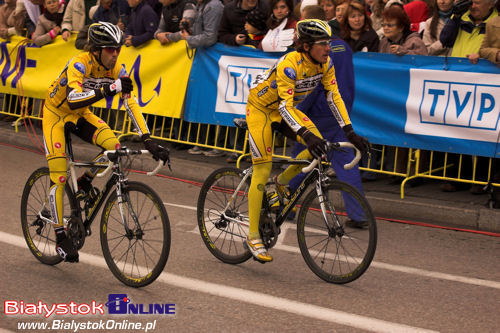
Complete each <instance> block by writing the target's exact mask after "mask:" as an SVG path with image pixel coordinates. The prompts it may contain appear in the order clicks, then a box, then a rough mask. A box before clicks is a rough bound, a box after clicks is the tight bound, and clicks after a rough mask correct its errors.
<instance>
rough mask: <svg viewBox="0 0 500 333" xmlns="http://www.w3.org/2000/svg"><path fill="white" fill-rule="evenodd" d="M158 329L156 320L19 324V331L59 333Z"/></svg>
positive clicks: (65, 321)
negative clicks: (51, 331)
mask: <svg viewBox="0 0 500 333" xmlns="http://www.w3.org/2000/svg"><path fill="white" fill-rule="evenodd" d="M155 328H156V320H153V321H148V322H145V323H142V322H134V321H129V320H126V319H124V320H113V319H108V320H98V321H90V320H87V321H76V320H62V319H54V320H52V321H51V322H46V321H45V322H41V321H38V322H37V321H32V322H18V323H17V329H18V330H33V331H35V332H38V331H43V330H54V331H59V332H63V331H64V332H78V331H84V330H87V331H93V330H99V331H111V330H119V331H121V330H125V331H128V332H132V331H142V332H149V331H154V330H155Z"/></svg>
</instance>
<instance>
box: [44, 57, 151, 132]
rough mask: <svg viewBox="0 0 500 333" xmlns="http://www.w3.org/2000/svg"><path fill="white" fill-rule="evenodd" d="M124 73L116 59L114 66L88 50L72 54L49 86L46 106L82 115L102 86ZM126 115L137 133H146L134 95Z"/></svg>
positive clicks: (56, 110) (66, 112) (64, 113)
mask: <svg viewBox="0 0 500 333" xmlns="http://www.w3.org/2000/svg"><path fill="white" fill-rule="evenodd" d="M124 75H126V72H125V69H124V68H122V67H121V66H120V65H118V63H117V64H116V66H115V67H114V68H113V69H110V70H107V69H105V68H104V67H103V66H101V65H100V64H99V63H98V62H97V60H96V59H95V57H94V56H93V55H92V54H91V53H90V52H85V53H81V54H79V55H77V56H75V57H74V58H72V59H71V60H70V61H69V62H68V63H67V64H66V67H65V68H64V69H63V71H62V72H61V74H59V76H58V77H57V79H56V80H55V81H54V82H53V83H52V85H51V86H50V88H49V90H48V92H47V96H46V98H45V106H46V107H47V108H49V109H50V110H51V111H52V112H55V113H56V114H58V115H60V116H61V117H65V116H66V115H68V114H77V115H83V114H84V112H85V111H86V110H87V109H88V107H89V106H90V105H92V104H94V103H95V102H97V101H98V100H100V99H102V98H104V94H103V89H102V86H103V85H104V84H112V83H113V82H114V81H115V80H116V79H117V78H118V77H120V76H124ZM128 105H129V107H130V110H131V112H130V111H128V110H127V111H128V112H129V117H130V118H131V119H132V122H133V124H134V126H135V127H136V129H137V131H138V133H139V135H143V134H147V133H149V130H148V128H147V126H146V122H145V121H144V117H143V116H142V112H141V110H140V107H139V106H138V105H137V103H136V102H135V100H134V98H129V99H128Z"/></svg>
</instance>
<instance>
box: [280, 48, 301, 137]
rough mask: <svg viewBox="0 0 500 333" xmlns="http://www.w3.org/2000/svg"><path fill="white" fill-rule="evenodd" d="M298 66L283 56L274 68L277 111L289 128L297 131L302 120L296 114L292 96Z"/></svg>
mask: <svg viewBox="0 0 500 333" xmlns="http://www.w3.org/2000/svg"><path fill="white" fill-rule="evenodd" d="M297 71H298V66H297V65H296V62H294V61H290V60H289V59H287V58H285V59H284V60H283V61H281V62H280V63H279V64H278V66H277V68H276V84H277V86H278V88H277V89H278V103H279V105H278V111H279V113H280V115H281V118H283V120H284V121H285V122H286V123H287V125H288V126H290V128H291V129H292V130H293V131H294V132H295V133H297V132H298V131H299V130H300V129H301V128H302V127H305V124H304V122H303V121H302V119H301V118H300V117H299V116H298V114H297V111H296V110H297V109H296V108H295V106H294V102H293V97H294V95H295V78H296V76H297Z"/></svg>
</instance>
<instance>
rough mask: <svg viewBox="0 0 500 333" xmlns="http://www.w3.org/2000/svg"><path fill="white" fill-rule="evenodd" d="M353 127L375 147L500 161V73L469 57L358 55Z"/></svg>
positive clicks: (355, 64)
mask: <svg viewBox="0 0 500 333" xmlns="http://www.w3.org/2000/svg"><path fill="white" fill-rule="evenodd" d="M354 70H355V78H356V99H355V101H354V106H353V112H352V114H351V119H352V122H353V124H354V128H355V129H356V131H357V132H359V133H360V134H361V135H364V136H366V137H368V138H369V139H370V141H371V142H373V143H379V144H384V145H390V146H400V147H412V148H420V149H428V150H436V151H444V152H453V153H462V154H470V155H481V156H489V157H495V156H499V151H500V150H499V147H498V144H497V142H498V138H499V122H498V120H499V114H500V68H499V67H497V66H496V65H493V64H492V63H490V62H489V61H486V60H480V61H479V63H478V64H476V65H472V64H471V63H470V62H469V61H468V60H467V59H464V58H448V59H445V58H443V57H431V56H404V57H398V56H395V55H389V54H378V53H356V54H355V57H354Z"/></svg>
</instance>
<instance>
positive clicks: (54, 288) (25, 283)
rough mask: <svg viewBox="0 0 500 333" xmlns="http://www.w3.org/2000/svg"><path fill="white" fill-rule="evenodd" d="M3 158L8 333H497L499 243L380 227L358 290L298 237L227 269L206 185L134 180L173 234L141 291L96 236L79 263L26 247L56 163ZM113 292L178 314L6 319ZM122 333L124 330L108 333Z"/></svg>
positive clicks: (0, 291) (4, 322)
mask: <svg viewBox="0 0 500 333" xmlns="http://www.w3.org/2000/svg"><path fill="white" fill-rule="evenodd" d="M0 156H1V158H0V184H1V185H0V188H1V190H0V216H1V218H0V253H1V254H2V255H1V256H0V268H1V269H2V278H1V282H0V295H1V298H2V302H1V304H0V318H1V319H0V331H2V330H6V331H7V332H8V331H12V332H17V331H26V332H28V331H30V332H33V331H35V332H48V331H49V330H48V329H47V330H44V329H43V328H41V327H39V328H37V329H32V330H19V327H20V326H19V325H22V324H26V323H41V324H43V323H46V324H48V325H49V326H51V325H53V326H51V327H53V328H54V327H55V328H54V329H53V331H57V332H71V331H74V330H75V326H67V327H68V329H64V325H76V324H79V325H83V324H86V325H90V326H91V327H92V325H94V327H95V328H96V329H82V330H79V331H83V332H115V331H121V332H144V331H145V327H146V325H149V327H148V328H149V331H154V332H166V331H169V332H204V331H223V332H229V331H230V332H235V331H242V332H249V331H262V332H268V331H269V332H282V331H287V332H288V331H290V332H291V331H300V332H304V331H310V332H316V331H328V332H360V331H375V332H383V331H387V332H417V331H422V332H424V331H440V332H498V327H499V326H500V259H499V258H500V240H499V239H498V238H496V237H491V236H484V235H476V234H470V233H464V232H455V231H448V230H440V229H433V228H425V227H418V226H412V225H404V224H396V223H390V222H386V221H378V229H379V241H378V247H377V252H376V255H375V259H374V262H373V263H372V266H371V267H370V268H369V269H368V271H367V272H366V273H365V274H364V275H363V276H362V277H361V278H360V279H358V280H356V281H354V282H353V283H351V284H348V285H343V286H340V285H331V284H328V283H325V282H323V281H322V280H320V279H319V278H317V277H316V276H315V275H314V274H313V273H312V272H311V271H310V270H309V269H308V268H307V266H306V264H305V263H304V261H303V259H302V257H301V255H300V252H299V251H298V247H297V243H296V241H294V239H293V237H286V239H287V244H286V245H287V246H282V247H279V246H278V247H277V248H274V249H273V250H272V254H273V256H274V257H275V260H274V261H273V262H272V263H268V264H265V265H261V264H259V263H256V262H255V261H253V260H250V261H248V262H246V263H244V264H241V265H235V266H231V265H226V264H223V263H221V262H219V261H218V260H217V259H216V258H214V257H213V256H212V255H211V254H210V253H209V252H208V250H207V249H206V247H205V245H204V244H203V242H202V240H201V238H200V235H199V233H198V229H197V224H196V216H195V209H196V208H195V205H196V198H197V196H198V192H199V186H197V185H196V184H189V183H185V182H181V181H178V180H171V179H165V178H158V177H155V178H150V177H146V176H144V175H131V176H130V178H132V179H136V180H141V181H143V182H145V183H147V184H149V185H150V186H152V187H153V188H154V189H155V190H157V192H158V193H159V195H160V197H161V198H162V199H163V201H164V203H165V205H166V208H167V211H168V214H169V218H170V223H171V228H172V246H171V252H170V257H169V259H168V262H167V265H166V267H165V270H164V273H163V274H162V275H161V276H160V278H159V279H158V280H157V281H155V282H154V283H153V284H151V285H149V286H147V287H145V288H143V289H133V288H129V287H126V286H124V285H122V284H121V283H120V282H119V281H118V280H117V279H115V277H114V276H113V275H112V274H111V272H110V271H109V270H108V268H107V266H106V264H105V262H104V259H103V258H102V253H101V249H100V243H99V235H98V233H97V232H94V234H93V235H92V236H91V237H90V238H89V239H87V240H86V243H85V246H84V248H83V249H82V251H81V261H80V263H78V264H69V263H61V264H59V265H57V266H46V265H43V264H40V263H39V262H38V261H37V260H36V259H35V258H34V257H33V255H32V254H31V252H30V251H29V250H28V248H27V246H26V244H25V241H24V239H23V237H22V232H21V227H20V218H19V204H20V200H21V193H22V190H23V187H24V183H25V181H26V179H27V178H28V176H29V175H30V173H31V172H32V171H33V170H34V169H36V168H37V167H39V166H43V165H45V164H46V162H45V158H44V157H43V156H41V155H38V154H35V153H33V152H28V151H25V150H20V149H17V148H14V147H7V146H3V145H0ZM173 167H174V168H175V165H174V166H173ZM163 173H164V174H168V172H167V171H166V170H164V171H163ZM97 222H98V221H97ZM94 229H96V227H94ZM287 232H292V231H287ZM112 293H114V294H116V293H118V294H126V295H127V298H128V299H129V300H130V301H131V302H132V303H135V304H144V305H145V306H147V305H148V304H152V303H157V304H165V303H168V304H175V314H174V315H160V314H156V315H151V314H149V315H128V316H124V315H112V314H107V313H106V314H104V315H101V314H96V315H63V316H61V315H52V316H50V317H49V318H48V319H46V318H44V317H43V316H40V315H26V314H24V315H20V314H18V315H6V313H5V312H6V304H12V303H5V302H6V301H17V304H19V302H20V301H23V302H24V303H37V304H38V302H39V301H41V302H44V303H45V304H47V305H48V306H51V305H53V304H69V303H70V302H74V303H77V304H83V303H91V302H92V301H95V302H97V303H106V302H107V300H108V295H109V294H112ZM139 323H140V324H142V325H143V326H142V327H141V328H139ZM112 324H114V325H116V326H114V327H113V328H111V326H108V328H106V327H105V325H112ZM57 325H60V326H57ZM99 325H101V326H99ZM120 325H122V327H125V329H121V330H120V329H119V327H120ZM132 325H137V326H134V327H135V328H137V329H135V328H132ZM61 327H62V328H63V329H61Z"/></svg>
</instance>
